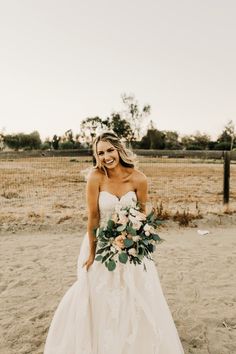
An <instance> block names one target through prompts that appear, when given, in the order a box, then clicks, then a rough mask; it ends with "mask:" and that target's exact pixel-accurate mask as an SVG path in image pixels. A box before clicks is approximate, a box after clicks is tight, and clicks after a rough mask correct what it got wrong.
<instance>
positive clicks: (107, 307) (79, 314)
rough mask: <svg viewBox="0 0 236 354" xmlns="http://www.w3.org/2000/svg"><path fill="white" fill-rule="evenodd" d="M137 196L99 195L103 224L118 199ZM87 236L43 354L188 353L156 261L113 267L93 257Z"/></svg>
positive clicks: (127, 202)
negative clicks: (90, 261)
mask: <svg viewBox="0 0 236 354" xmlns="http://www.w3.org/2000/svg"><path fill="white" fill-rule="evenodd" d="M134 200H136V194H135V192H133V191H130V192H128V193H126V194H125V195H124V196H123V197H122V198H120V199H119V198H118V197H117V196H115V195H113V194H110V193H108V192H105V191H103V192H100V194H99V210H100V222H101V223H104V222H105V221H106V220H107V218H108V217H109V216H110V214H111V212H112V211H113V210H114V208H115V206H116V205H117V203H120V204H121V205H124V206H127V205H130V204H131V203H132V202H134ZM88 254H89V242H88V236H87V235H85V236H84V239H83V242H82V246H81V250H80V254H79V257H78V279H77V281H76V282H75V283H74V284H73V285H72V286H71V287H70V288H69V290H68V291H67V292H66V294H65V295H64V297H63V298H62V300H61V302H60V304H59V306H58V308H57V310H56V312H55V314H54V317H53V320H52V322H51V326H50V328H49V332H48V336H47V340H46V344H45V349H44V354H183V353H184V351H183V347H182V345H181V342H180V339H179V336H178V333H177V330H176V327H175V324H174V321H173V318H172V315H171V313H170V310H169V307H168V305H167V303H166V300H165V298H164V295H163V292H162V289H161V285H160V281H159V277H158V273H157V270H156V267H155V263H154V262H153V261H150V260H148V259H145V265H146V270H147V271H145V270H144V267H143V266H142V265H137V266H135V265H133V264H130V263H127V264H121V263H119V262H118V263H117V267H116V269H115V270H114V271H112V272H110V271H108V270H107V268H106V267H105V265H104V264H102V263H100V262H97V261H94V263H93V264H92V266H91V267H90V268H89V270H88V271H87V270H86V268H85V267H82V265H83V263H84V262H85V261H86V260H87V257H88Z"/></svg>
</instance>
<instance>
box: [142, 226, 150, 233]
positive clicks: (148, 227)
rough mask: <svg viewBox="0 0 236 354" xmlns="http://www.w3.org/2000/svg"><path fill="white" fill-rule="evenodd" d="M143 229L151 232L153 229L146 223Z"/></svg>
mask: <svg viewBox="0 0 236 354" xmlns="http://www.w3.org/2000/svg"><path fill="white" fill-rule="evenodd" d="M143 229H144V231H148V232H150V231H151V225H149V224H146V225H145V226H144V228H143Z"/></svg>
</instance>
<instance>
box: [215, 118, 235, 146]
mask: <svg viewBox="0 0 236 354" xmlns="http://www.w3.org/2000/svg"><path fill="white" fill-rule="evenodd" d="M217 144H218V145H217V148H219V149H220V150H232V149H233V146H234V144H236V132H235V125H234V123H233V121H232V120H230V121H229V122H228V123H227V124H226V125H225V127H224V130H223V132H222V133H221V134H220V136H219V137H218V139H217Z"/></svg>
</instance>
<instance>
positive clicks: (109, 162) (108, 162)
mask: <svg viewBox="0 0 236 354" xmlns="http://www.w3.org/2000/svg"><path fill="white" fill-rule="evenodd" d="M113 161H114V160H110V161H106V163H107V164H111V163H112V162H113Z"/></svg>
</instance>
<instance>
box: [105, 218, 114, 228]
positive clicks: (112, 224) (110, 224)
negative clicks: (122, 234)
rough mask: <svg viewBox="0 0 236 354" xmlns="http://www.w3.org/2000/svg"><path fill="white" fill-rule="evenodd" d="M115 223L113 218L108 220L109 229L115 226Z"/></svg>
mask: <svg viewBox="0 0 236 354" xmlns="http://www.w3.org/2000/svg"><path fill="white" fill-rule="evenodd" d="M114 225H115V223H114V221H113V220H111V219H110V220H108V223H107V228H108V229H110V230H111V229H113V228H114Z"/></svg>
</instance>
